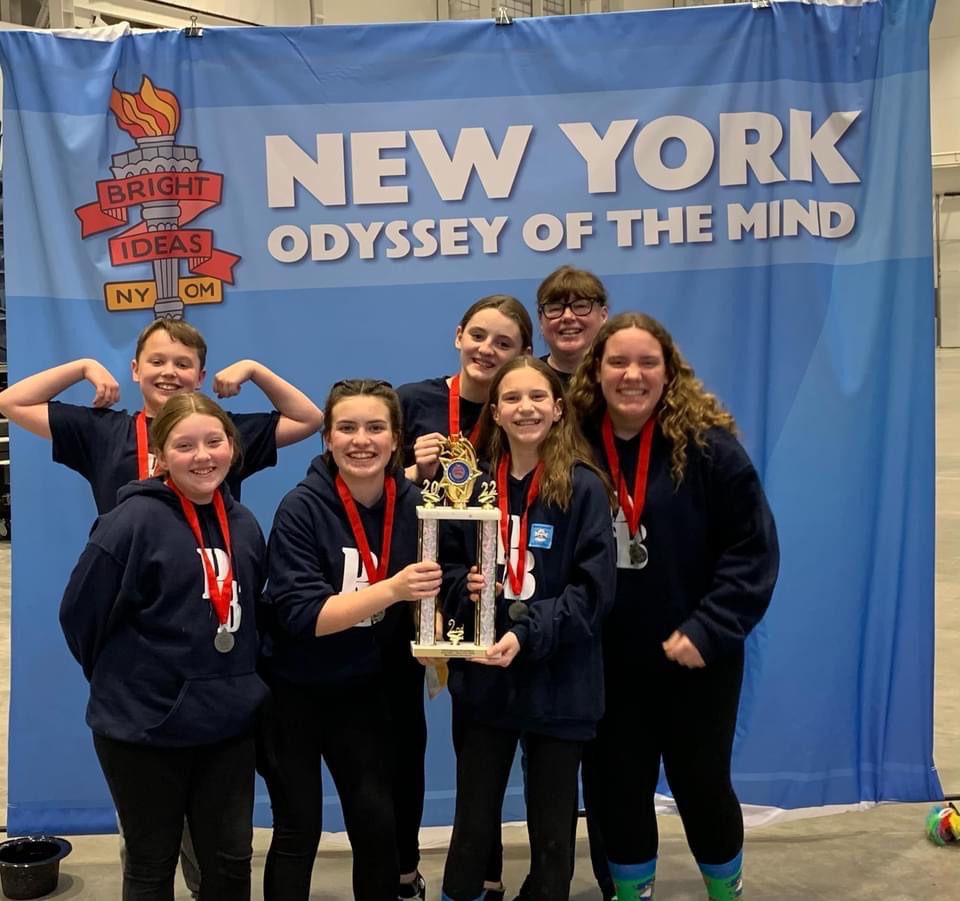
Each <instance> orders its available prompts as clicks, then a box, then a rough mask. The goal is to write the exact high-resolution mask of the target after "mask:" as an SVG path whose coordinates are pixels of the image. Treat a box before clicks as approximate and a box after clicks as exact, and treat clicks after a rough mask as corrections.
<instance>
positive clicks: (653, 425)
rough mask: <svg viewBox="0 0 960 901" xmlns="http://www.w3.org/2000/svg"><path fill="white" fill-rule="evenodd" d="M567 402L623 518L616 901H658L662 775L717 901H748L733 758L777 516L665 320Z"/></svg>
mask: <svg viewBox="0 0 960 901" xmlns="http://www.w3.org/2000/svg"><path fill="white" fill-rule="evenodd" d="M568 402H569V403H570V405H571V406H572V408H573V410H574V413H575V415H577V416H578V417H579V419H580V422H581V425H582V426H583V429H584V431H585V433H586V436H587V439H588V440H589V441H590V443H591V444H592V445H593V448H594V452H595V454H596V458H597V460H598V462H600V463H601V464H602V465H603V466H604V468H605V469H606V471H607V473H608V474H609V475H610V478H611V481H612V482H613V485H614V488H615V489H616V491H617V494H618V498H619V507H620V509H619V512H618V513H617V516H616V524H615V531H616V538H617V590H616V601H615V604H614V608H613V611H612V612H611V614H610V616H609V618H608V620H607V622H606V625H605V630H604V643H603V651H604V670H605V680H604V681H605V687H606V710H605V713H604V717H603V719H602V720H601V722H600V725H599V727H598V730H597V740H596V742H595V743H594V744H593V745H592V746H591V747H590V748H589V751H588V753H587V757H586V759H585V761H584V766H585V768H587V767H589V768H590V769H591V770H592V772H593V773H594V774H595V776H594V780H593V781H594V783H595V794H596V797H595V798H594V799H593V801H592V803H593V806H594V808H595V810H596V814H597V817H598V819H599V822H600V826H601V831H602V833H603V839H604V843H605V846H606V849H607V855H608V858H609V860H610V868H611V872H612V875H613V879H614V883H615V885H616V889H617V898H618V899H619V901H635V899H638V898H653V897H654V879H655V874H656V861H657V845H658V836H657V819H656V812H655V808H654V793H655V791H656V787H657V780H658V777H659V771H660V762H661V760H662V761H663V765H664V769H665V771H666V776H667V780H668V782H669V784H670V788H671V790H672V792H673V797H674V800H675V801H676V804H677V809H678V811H679V813H680V817H681V819H682V820H683V825H684V829H685V831H686V835H687V841H688V843H689V845H690V849H691V851H692V852H693V855H694V857H695V858H696V860H697V863H698V864H699V866H700V870H701V873H702V874H703V878H704V882H705V883H706V886H707V894H708V897H709V898H710V899H711V901H726V899H733V898H739V897H741V893H742V851H743V817H742V814H741V811H740V804H739V802H738V800H737V796H736V794H735V792H734V789H733V785H732V783H731V779H730V758H731V753H732V748H733V736H734V730H735V727H736V719H737V706H738V702H739V698H740V687H741V682H742V678H743V663H744V642H745V639H746V637H747V635H748V634H749V633H750V630H751V629H753V627H754V626H755V625H756V624H757V623H758V622H759V620H760V618H761V617H762V616H763V614H764V612H765V611H766V609H767V605H768V604H769V602H770V596H771V594H772V592H773V587H774V583H775V581H776V576H777V568H778V563H779V551H778V546H777V535H776V529H775V526H774V522H773V516H772V515H771V512H770V508H769V506H768V505H767V500H766V497H765V496H764V493H763V488H762V487H761V484H760V480H759V478H758V476H757V473H756V471H755V470H754V468H753V465H752V464H751V462H750V460H749V458H748V457H747V454H746V452H745V451H744V449H743V447H742V446H741V445H740V443H739V441H738V440H737V438H736V425H735V423H734V420H733V417H732V416H731V415H730V414H729V413H728V412H726V411H725V410H724V409H723V408H722V407H721V405H720V403H719V402H718V400H717V399H716V397H714V396H713V395H712V394H710V393H708V392H707V391H706V389H705V388H704V386H703V383H702V382H701V381H700V380H699V379H698V378H697V377H696V376H695V374H694V371H693V369H692V368H691V366H690V364H689V363H687V361H686V360H685V359H684V358H683V355H682V354H681V353H680V350H679V349H678V348H677V346H676V344H675V343H674V341H673V338H672V337H671V336H670V333H669V332H668V331H667V330H666V329H665V328H664V327H663V326H662V325H661V324H660V323H659V322H657V321H656V320H655V319H652V318H651V317H649V316H646V315H643V314H640V313H622V314H620V315H619V316H615V317H614V318H613V319H610V320H609V321H608V322H606V323H605V324H604V325H603V327H602V328H601V329H600V331H599V332H598V334H597V337H596V339H595V340H594V342H593V345H592V346H591V348H590V350H589V351H588V352H587V354H586V355H585V357H584V359H583V361H582V362H581V364H580V366H579V368H578V369H577V372H576V373H575V375H574V378H573V381H572V383H571V387H570V390H569V393H568ZM704 810H707V811H709V812H710V815H709V816H704V814H703V811H704Z"/></svg>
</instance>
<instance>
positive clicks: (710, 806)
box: [586, 652, 743, 864]
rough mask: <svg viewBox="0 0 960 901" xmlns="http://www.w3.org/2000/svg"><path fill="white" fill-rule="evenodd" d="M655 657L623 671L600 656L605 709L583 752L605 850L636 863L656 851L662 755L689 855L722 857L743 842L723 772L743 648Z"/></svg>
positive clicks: (703, 859)
mask: <svg viewBox="0 0 960 901" xmlns="http://www.w3.org/2000/svg"><path fill="white" fill-rule="evenodd" d="M654 653H656V652H654ZM654 659H655V662H654V663H652V664H641V665H640V666H638V667H635V668H634V669H633V670H632V671H630V672H629V673H628V672H627V671H626V670H624V669H619V668H615V667H611V666H609V665H608V672H607V681H606V686H607V703H606V713H605V715H604V718H603V719H602V720H601V722H600V725H599V727H598V730H597V740H596V741H595V742H593V743H592V744H591V745H590V746H589V747H588V748H587V752H586V753H587V755H588V757H589V764H590V767H591V769H592V770H593V776H594V778H593V795H594V798H593V806H594V808H595V811H596V814H597V818H598V820H599V822H600V826H601V830H602V832H603V840H604V843H605V845H606V849H607V857H608V858H609V859H610V861H612V862H613V863H618V864H638V863H644V862H646V861H648V860H652V859H653V858H654V857H655V856H656V854H657V847H658V834H657V817H656V812H655V809H654V793H655V792H656V788H657V780H658V778H659V774H660V760H661V758H662V759H663V766H664V771H665V773H666V776H667V781H668V782H669V784H670V790H671V791H672V793H673V798H674V800H675V801H676V804H677V811H678V812H679V814H680V818H681V820H682V821H683V828H684V831H685V832H686V835H687V843H688V844H689V846H690V850H691V851H692V852H693V856H694V857H695V858H696V860H697V861H698V862H699V863H706V864H721V863H726V862H727V861H730V860H732V859H733V858H734V857H736V855H737V854H738V853H739V852H740V850H741V848H742V847H743V815H742V812H741V810H740V802H739V801H738V800H737V796H736V793H735V792H734V790H733V784H732V783H731V781H730V757H731V753H732V750H733V736H734V731H735V729H736V723H737V706H738V704H739V700H740V685H741V682H742V681H743V655H742V654H740V655H738V656H735V657H728V658H726V659H723V660H719V661H717V662H716V663H712V664H710V665H709V666H707V667H705V668H703V669H687V668H685V667H682V666H680V665H679V664H675V663H671V662H670V661H668V660H667V659H666V658H665V657H662V652H660V655H659V656H657V657H655V658H654ZM608 664H609V661H608Z"/></svg>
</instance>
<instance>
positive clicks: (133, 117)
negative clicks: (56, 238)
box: [75, 75, 240, 319]
mask: <svg viewBox="0 0 960 901" xmlns="http://www.w3.org/2000/svg"><path fill="white" fill-rule="evenodd" d="M110 109H111V111H112V112H113V114H114V116H115V117H116V120H117V125H118V126H119V127H120V128H121V129H122V130H123V131H125V132H126V133H127V134H128V135H130V137H132V138H133V139H134V141H136V144H137V146H136V147H135V148H133V149H132V150H128V151H126V152H124V153H115V154H113V156H112V158H111V166H110V171H111V172H112V173H113V178H112V179H107V180H104V181H98V182H97V199H96V200H95V201H94V202H93V203H88V204H86V205H85V206H82V207H79V208H78V209H77V210H76V211H75V212H76V214H77V216H78V218H79V219H80V224H81V231H80V236H81V238H89V237H90V236H91V235H97V234H100V233H102V232H105V231H110V230H112V229H115V228H117V227H118V226H119V225H126V224H128V217H129V211H130V209H131V208H132V207H140V222H138V223H136V224H135V225H133V226H131V227H130V228H127V229H126V230H125V231H123V232H121V233H120V234H119V235H115V236H114V237H112V238H110V240H109V245H108V246H109V251H110V262H111V263H112V264H113V265H114V266H129V265H133V264H135V263H141V264H142V263H148V262H149V263H151V264H152V265H153V278H152V279H150V280H147V281H127V282H108V283H107V284H105V285H104V286H103V295H104V300H105V301H106V304H107V309H108V310H110V311H112V312H115V311H118V310H144V309H151V308H152V309H153V312H154V316H155V317H156V318H157V319H182V318H183V308H184V304H185V303H186V304H192V303H220V302H221V301H222V300H223V282H228V283H229V284H231V285H232V284H233V267H234V266H235V265H236V263H237V261H238V260H239V259H240V257H238V256H237V255H236V254H232V253H228V252H226V251H224V250H218V249H216V248H215V247H214V246H213V232H212V231H211V230H210V229H208V228H184V227H183V226H185V225H188V224H189V223H190V222H192V221H193V220H194V219H196V218H197V217H198V216H199V215H200V214H201V213H204V212H205V211H206V210H209V209H210V208H211V207H215V206H218V205H219V204H220V202H221V196H222V191H223V176H222V175H221V174H219V173H216V172H204V171H202V170H201V169H200V157H199V156H198V154H197V148H196V147H188V146H186V145H183V144H177V143H175V138H176V133H177V129H178V128H179V126H180V103H179V101H178V100H177V97H176V95H175V94H174V93H172V92H171V91H165V90H163V89H161V88H156V87H154V85H153V82H151V81H150V79H149V78H148V77H147V76H146V75H144V76H143V80H142V82H141V83H140V90H139V91H137V93H135V94H129V93H126V92H124V91H118V90H117V89H116V88H114V89H113V93H112V95H111V97H110ZM180 260H187V267H188V268H189V270H190V272H191V273H192V274H191V275H189V276H186V277H184V278H181V277H180Z"/></svg>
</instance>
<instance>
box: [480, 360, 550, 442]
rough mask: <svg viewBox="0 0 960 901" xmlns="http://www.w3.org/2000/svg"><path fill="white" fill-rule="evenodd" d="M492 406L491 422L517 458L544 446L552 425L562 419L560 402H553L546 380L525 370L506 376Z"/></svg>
mask: <svg viewBox="0 0 960 901" xmlns="http://www.w3.org/2000/svg"><path fill="white" fill-rule="evenodd" d="M497 393H498V396H497V399H496V402H495V403H493V404H491V410H492V413H493V421H494V422H495V423H497V425H499V426H500V428H502V429H503V431H504V433H505V434H506V436H507V441H508V442H509V443H510V450H511V452H512V453H514V454H516V453H517V451H519V450H520V449H528V450H529V449H535V448H539V447H540V445H541V444H543V441H544V439H545V438H546V437H547V435H548V434H549V432H550V429H551V428H552V427H553V424H554V423H555V422H559V420H560V417H561V416H562V415H563V400H562V399H559V398H555V397H554V396H553V391H552V390H551V388H550V382H548V381H547V379H546V377H545V376H544V375H543V374H542V373H540V372H537V371H536V369H532V368H530V367H527V366H522V367H520V368H518V369H514V370H512V371H511V372H508V373H507V374H506V375H505V376H504V377H503V379H502V381H501V382H500V385H499V389H498V392H497Z"/></svg>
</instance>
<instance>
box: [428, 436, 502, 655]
mask: <svg viewBox="0 0 960 901" xmlns="http://www.w3.org/2000/svg"><path fill="white" fill-rule="evenodd" d="M440 468H441V471H442V476H441V478H440V479H439V481H435V482H429V481H428V482H425V483H424V486H423V490H422V492H421V493H422V496H423V506H421V507H417V520H418V526H419V529H420V559H421V560H436V559H437V550H438V543H439V542H438V537H439V533H440V523H441V522H443V521H444V520H472V521H474V522H476V523H477V560H478V565H479V567H480V572H481V573H483V577H484V586H483V591H482V592H481V594H480V600H479V602H478V603H477V604H476V606H475V610H474V628H473V635H474V641H472V642H469V641H464V640H463V637H464V631H465V630H464V624H463V623H457V622H454V621H453V620H450V621H449V622H447V623H445V625H444V628H443V629H441V630H440V634H439V635H438V634H437V621H436V620H437V599H436V598H435V597H433V598H425V599H423V600H421V601H419V602H418V606H417V638H416V641H414V642H413V654H414V656H415V657H482V656H483V655H484V653H485V652H486V649H487V648H488V647H490V645H492V644H493V643H494V642H495V641H496V635H495V622H494V621H495V614H496V595H497V587H496V583H497V578H496V576H497V528H498V527H499V525H500V511H499V510H498V509H497V507H496V499H497V489H496V485H495V484H494V482H492V481H491V482H485V483H483V484H482V485H481V489H482V490H481V491H480V494H479V495H478V498H477V500H478V501H479V502H480V503H479V506H470V505H469V504H470V498H471V496H472V494H473V485H474V482H476V481H477V479H478V478H480V476H481V472H480V470H479V469H478V468H477V456H476V453H475V452H474V450H473V446H472V445H471V444H470V442H469V441H468V440H467V439H466V438H464V437H463V435H452V436H450V437H449V438H447V439H446V440H445V441H444V444H443V449H442V450H441V452H440Z"/></svg>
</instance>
